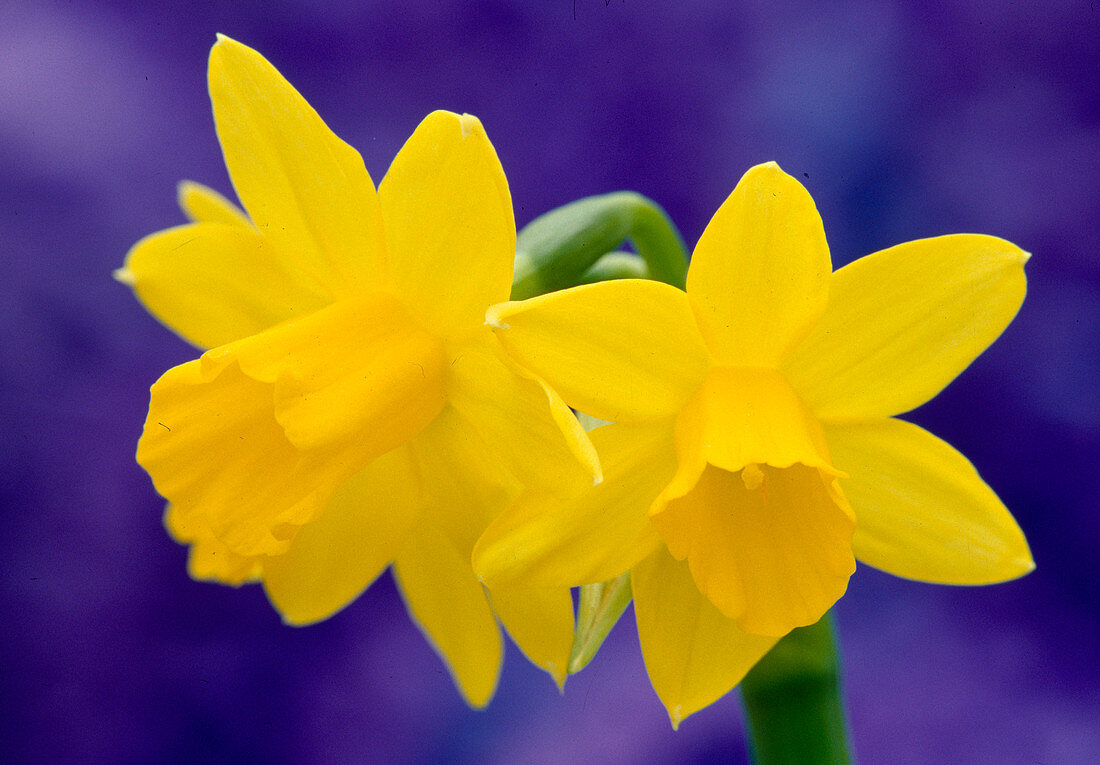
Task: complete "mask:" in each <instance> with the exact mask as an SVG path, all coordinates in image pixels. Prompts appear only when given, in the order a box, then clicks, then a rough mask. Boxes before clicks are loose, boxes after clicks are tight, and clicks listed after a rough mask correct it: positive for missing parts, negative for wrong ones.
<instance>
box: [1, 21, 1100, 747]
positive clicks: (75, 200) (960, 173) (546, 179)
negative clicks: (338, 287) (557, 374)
mask: <svg viewBox="0 0 1100 765" xmlns="http://www.w3.org/2000/svg"><path fill="white" fill-rule="evenodd" d="M736 5H737V6H738V9H737V10H727V9H724V6H725V4H724V3H715V2H712V1H708V0H679V2H676V3H667V2H660V1H659V0H648V1H646V2H643V1H642V0H553V1H550V2H540V3H535V2H531V3H519V2H504V1H503V0H481V1H480V2H458V1H446V2H443V1H441V2H427V3H411V2H407V1H403V2H396V1H392V2H391V1H385V2H383V1H381V0H379V1H378V2H364V3H358V4H354V3H345V4H337V3H328V2H322V1H321V0H297V1H296V2H280V3H268V2H233V3H230V2H224V3H218V2H195V1H194V0H191V1H190V2H186V3H185V2H175V1H173V2H144V3H126V2H106V1H104V2H82V3H80V2H60V1H59V0H54V1H40V2H35V3H32V4H27V3H21V2H20V3H17V2H14V0H2V1H0V253H2V257H3V274H4V286H3V289H2V291H0V403H2V420H0V429H2V430H0V441H2V443H3V445H4V446H3V451H2V457H0V459H2V460H3V484H2V487H0V492H2V495H3V512H4V516H3V518H4V531H3V533H2V536H0V560H2V561H3V563H2V565H3V580H2V589H0V599H2V607H3V614H4V617H3V618H4V625H3V629H2V635H3V637H2V638H0V641H2V642H0V645H2V649H3V656H2V657H0V673H2V674H0V687H2V689H3V690H2V691H0V752H3V753H4V754H3V757H2V759H4V760H5V761H20V762H22V761H26V762H36V761H40V762H190V761H197V760H201V761H206V762H218V761H268V762H307V763H308V762H354V761H363V762H466V763H495V762H499V763H511V762H525V763H527V762H530V763H538V762H581V761H585V762H609V763H633V762H642V761H644V762H689V761H706V760H707V759H709V758H714V759H725V760H731V761H734V762H738V761H744V760H745V754H744V741H743V735H742V728H743V723H742V721H741V711H740V706H739V702H738V700H737V696H736V694H730V695H729V696H727V697H726V698H725V699H723V700H722V701H721V702H719V703H717V704H715V705H713V706H712V707H710V708H708V709H707V710H705V711H703V712H701V713H699V714H698V715H696V716H695V717H693V718H691V719H689V720H688V721H687V722H686V723H684V725H683V726H682V728H681V730H680V731H679V732H678V733H673V732H672V730H671V729H670V727H669V725H668V722H667V718H666V716H665V713H664V710H663V708H662V707H661V705H660V704H659V702H658V701H657V699H656V697H655V695H654V694H653V693H652V691H651V690H650V688H649V685H648V681H647V679H646V675H645V672H644V669H643V667H642V663H641V656H640V653H639V650H638V647H637V636H636V634H635V632H634V626H633V619H632V618H627V619H624V621H623V623H622V624H620V626H619V627H618V628H617V629H616V631H615V633H614V634H613V635H612V637H611V639H610V641H609V643H608V645H607V646H606V647H605V648H604V650H603V651H602V652H601V654H600V655H599V656H598V657H597V659H596V660H595V661H594V662H593V664H592V665H590V667H589V668H588V669H586V670H585V671H584V672H583V673H582V674H580V675H578V676H576V677H574V678H573V679H571V680H570V681H569V683H568V685H567V688H566V692H565V695H564V696H559V694H558V693H557V691H556V690H555V688H554V687H553V685H552V683H551V681H550V680H549V679H548V678H547V677H546V676H545V675H543V674H541V673H539V672H538V671H536V670H534V669H533V668H532V667H530V666H529V665H527V664H526V662H525V661H524V660H523V659H522V657H521V656H520V655H519V654H518V652H516V651H515V650H512V649H510V650H509V653H508V656H507V661H506V665H505V668H504V674H503V677H502V680H501V684H500V690H499V692H498V694H497V697H496V699H495V701H494V702H493V704H492V705H491V706H490V707H489V708H488V710H486V711H483V712H473V711H470V710H468V709H467V708H466V707H465V706H464V705H463V703H462V702H461V700H460V699H459V696H458V694H457V692H456V691H455V690H454V688H453V687H452V685H451V681H450V679H449V678H448V676H447V674H446V672H445V670H444V668H443V665H442V664H441V663H440V661H439V660H438V659H437V658H436V657H435V656H434V655H433V654H432V652H431V649H430V648H429V647H428V645H427V643H426V642H425V641H424V640H423V638H421V636H420V635H419V634H418V633H417V631H416V629H415V628H414V627H413V626H412V625H411V624H410V623H409V621H408V619H407V618H406V617H405V615H404V610H403V608H402V606H401V604H400V602H399V601H398V599H397V597H396V595H395V592H394V589H393V586H392V584H391V583H390V581H389V579H388V577H386V578H384V579H383V581H381V582H379V583H378V584H377V585H375V587H374V588H373V589H372V590H371V591H370V592H369V593H367V594H366V595H365V596H364V597H362V598H361V599H360V600H359V601H358V602H356V603H355V604H353V605H352V606H351V607H349V608H348V609H347V610H346V611H344V612H343V613H341V614H339V615H338V616H336V617H335V618H333V619H331V620H330V621H328V622H326V623H324V624H321V625H318V626H314V627H309V628H306V629H293V628H288V627H284V626H282V625H281V624H280V622H279V619H278V617H277V615H276V614H275V612H274V611H273V610H272V609H271V608H270V607H269V606H268V604H267V602H266V600H265V599H264V596H263V594H262V592H261V591H260V589H259V588H257V587H249V588H244V589H241V590H233V589H230V588H224V587H219V586H215V585H209V584H200V583H196V582H193V581H191V580H190V579H188V577H187V575H186V573H185V570H184V565H185V556H186V551H185V550H184V548H182V547H179V546H177V545H176V544H174V543H173V542H172V541H170V540H169V538H168V537H167V535H166V534H165V532H164V531H163V529H162V527H161V521H160V516H161V508H162V503H161V500H160V499H159V498H158V497H157V495H156V494H155V492H154V491H153V489H152V486H151V485H150V482H149V480H148V479H147V477H146V476H145V474H144V473H143V472H142V471H141V470H140V469H139V468H138V466H137V465H136V464H135V463H134V461H133V453H134V446H135V442H136V439H137V437H138V435H139V433H140V431H141V424H142V421H143V419H144V415H145V408H146V405H147V402H148V399H147V396H148V391H147V389H148V386H149V385H150V384H151V383H152V382H153V381H154V380H155V379H156V378H157V377H158V376H159V375H160V373H161V372H163V371H164V370H165V369H166V368H168V367H169V366H171V365H173V364H176V363H180V362H182V361H184V360H186V359H189V358H191V357H192V356H193V355H194V351H193V350H192V349H190V348H189V347H187V346H185V345H184V344H183V343H182V342H181V341H179V340H177V339H175V338H174V336H173V335H171V334H170V333H169V332H168V331H166V330H164V329H163V328H162V327H160V326H159V325H158V324H157V323H156V322H155V321H154V320H153V319H152V318H150V317H149V316H147V315H146V314H145V313H144V312H143V311H142V309H141V308H140V307H139V306H138V304H137V303H136V302H135V301H134V299H133V298H132V297H131V295H130V293H129V291H128V290H127V289H125V288H124V287H122V286H121V285H118V284H116V283H114V282H113V281H112V280H111V278H110V273H111V270H112V269H113V268H115V267H117V266H119V265H121V263H122V258H123V256H124V254H125V253H126V250H127V249H128V247H129V246H130V245H131V244H132V243H133V242H134V241H136V240H137V239H138V238H140V237H141V236H143V235H145V234H147V233H150V232H152V231H154V230H157V229H160V228H164V227H166V226H169V225H174V224H176V223H179V222H182V217H181V214H180V213H179V212H178V211H177V210H176V208H175V200H174V197H175V184H176V182H177V181H178V180H180V179H183V178H191V179H194V180H198V181H201V182H204V183H207V184H210V185H212V186H214V187H216V188H218V189H220V190H222V191H223V192H227V193H228V192H229V191H230V188H229V184H228V180H227V177H226V173H225V170H224V167H223V165H222V161H221V156H220V153H219V148H218V145H217V142H216V140H215V136H214V130H213V123H212V119H211V116H210V106H209V101H208V98H207V94H206V85H205V82H206V80H205V76H206V75H205V67H206V57H207V52H208V49H209V47H210V45H211V44H212V43H213V42H214V34H215V32H224V33H226V34H228V35H230V36H232V37H235V38H237V39H239V40H241V41H242V42H245V43H247V44H249V45H251V46H253V47H255V48H257V49H259V50H260V51H261V52H262V53H264V54H265V55H266V56H267V57H268V58H269V59H270V60H271V61H272V62H273V63H274V64H275V65H276V66H277V67H278V68H279V69H280V70H281V71H282V72H283V73H284V74H285V75H286V76H287V77H288V78H289V79H290V80H291V82H293V83H294V84H295V86H296V87H297V88H298V89H299V90H300V91H301V92H302V93H303V94H304V95H305V96H306V98H307V99H308V100H309V101H310V102H311V103H312V104H313V105H314V106H315V107H316V108H317V110H318V111H319V112H320V113H321V115H322V116H323V117H324V118H325V120H326V121H327V122H328V123H329V125H330V126H331V127H332V128H333V129H334V130H335V131H336V132H337V133H338V134H339V135H340V136H342V137H343V138H344V139H345V140H347V141H349V142H350V143H351V144H352V145H354V146H356V147H357V148H358V149H359V150H360V151H361V152H362V154H363V157H364V159H365V161H366V164H367V167H368V169H369V170H370V172H371V174H372V176H373V177H374V179H375V181H378V180H380V179H381V177H382V176H383V174H384V172H385V170H386V167H387V166H388V164H389V161H390V160H391V159H392V157H393V155H394V153H395V152H396V151H397V149H398V148H399V147H400V145H401V144H402V142H403V141H404V139H405V138H406V137H407V136H408V135H409V134H410V133H411V131H412V130H413V128H414V127H415V126H416V124H417V122H418V121H419V120H420V118H422V117H423V116H424V115H425V114H427V113H428V112H429V111H430V110H432V109H436V108H446V109H452V110H456V111H468V112H471V113H473V114H476V115H478V116H479V117H480V118H481V120H482V121H483V123H484V124H485V126H486V129H487V130H488V132H489V135H490V137H491V138H492V140H493V141H494V143H495V145H496V147H497V150H498V152H499V154H500V157H501V160H502V162H503V164H504V167H505V171H506V172H507V173H508V177H509V179H510V182H511V189H512V195H513V200H514V204H515V212H516V222H517V224H518V225H520V226H522V225H523V224H525V223H527V222H528V221H530V220H531V219H532V218H533V217H535V216H536V215H538V214H539V213H541V212H544V211H546V210H548V209H550V208H552V207H554V206H557V205H559V204H563V203H565V202H568V201H571V200H573V199H576V198H578V197H580V196H583V195H587V194H593V193H599V192H606V191H612V190H616V189H624V188H626V189H634V190H637V191H639V192H641V193H643V194H646V195H648V196H651V197H652V198H654V199H655V200H657V201H658V202H660V203H661V204H662V205H664V206H665V207H666V208H667V210H668V211H669V213H670V214H671V215H672V217H673V219H674V220H675V221H677V223H678V224H679V226H680V227H681V229H682V231H683V233H684V236H685V238H686V239H687V241H688V242H689V245H690V244H694V242H695V240H696V239H697V238H698V236H699V234H700V232H701V231H702V229H703V226H704V225H705V224H706V222H707V220H708V218H709V216H710V215H711V213H712V212H713V211H714V210H715V209H716V208H717V206H718V204H719V203H720V202H721V201H722V199H723V198H724V197H725V195H726V194H727V193H728V192H729V191H730V190H731V189H732V188H733V186H734V184H735V183H736V182H737V180H738V178H739V177H740V176H741V174H742V173H743V172H744V171H745V170H746V169H747V168H748V167H749V166H751V165H753V164H756V163H758V162H762V161H765V160H769V159H775V160H777V161H778V162H779V163H780V164H781V165H782V166H783V168H784V169H786V170H787V171H788V172H790V173H792V174H794V175H796V176H798V177H799V178H800V179H802V180H803V181H804V182H805V184H806V186H807V187H808V188H809V190H810V192H811V193H812V194H813V195H814V197H815V199H816V200H817V204H818V206H819V209H820V210H821V213H822V216H823V218H824V221H825V228H826V231H827V233H828V236H829V238H830V243H831V246H832V251H833V258H834V263H835V264H837V265H841V264H843V263H846V262H848V261H849V260H852V259H854V258H856V257H859V256H861V255H864V254H867V253H870V252H872V251H874V250H876V249H880V248H883V247H886V246H889V245H892V244H896V243H898V242H901V241H906V240H910V239H916V238H919V237H924V236H932V235H937V234H945V233H953V232H981V233H989V234H996V235H999V236H1002V237H1005V238H1007V239H1010V240H1012V241H1013V242H1016V243H1017V244H1019V245H1020V246H1022V247H1023V248H1024V249H1027V250H1029V251H1031V252H1033V253H1034V255H1035V257H1034V258H1033V259H1032V261H1031V263H1030V264H1029V265H1028V274H1029V278H1030V285H1029V290H1030V294H1029V296H1028V299H1027V301H1026V303H1025V305H1024V308H1023V310H1022V312H1021V314H1020V316H1019V317H1018V318H1017V320H1016V321H1015V323H1014V324H1013V325H1012V326H1011V327H1010V328H1009V329H1008V331H1007V332H1006V333H1005V335H1004V336H1003V337H1002V338H1001V339H1000V340H999V341H998V342H997V343H996V344H995V345H994V346H993V348H992V349H991V350H990V351H989V352H987V353H986V354H985V355H984V356H982V357H981V359H979V360H978V361H977V362H976V363H975V364H974V365H973V366H972V367H971V368H970V369H969V370H968V371H967V372H966V373H964V374H963V375H962V376H961V377H960V378H959V379H958V380H957V381H956V382H955V383H953V384H952V385H951V386H950V387H949V388H948V389H947V390H946V391H945V392H944V393H943V394H942V395H941V396H940V397H939V398H938V399H937V400H936V401H935V402H933V403H932V404H930V405H928V406H926V407H923V408H921V409H920V410H918V411H916V412H914V413H913V414H912V415H910V417H911V419H913V420H914V421H916V422H918V423H920V424H922V425H924V426H926V427H928V428H929V429H931V430H932V431H934V432H935V433H937V434H939V435H941V436H942V437H944V438H946V439H947V440H949V441H950V442H951V443H953V444H955V445H956V446H958V447H959V448H960V449H961V450H962V451H963V452H965V453H966V454H967V455H968V456H969V457H970V458H971V459H972V461H973V462H974V463H975V464H976V465H977V467H978V468H979V470H980V471H981V472H982V473H983V475H984V476H985V477H986V479H987V480H988V481H989V483H990V484H991V485H992V486H993V487H994V488H995V489H996V490H997V492H998V493H999V494H1000V495H1001V497H1002V498H1003V499H1004V500H1005V502H1006V503H1007V504H1008V506H1009V507H1010V508H1011V509H1012V510H1013V511H1014V512H1015V514H1016V516H1017V518H1018V519H1019V521H1020V523H1021V525H1022V526H1023V528H1024V530H1025V532H1026V533H1027V535H1028V538H1029V539H1030V540H1031V543H1032V545H1033V550H1034V554H1035V559H1036V561H1037V563H1038V570H1037V571H1036V572H1035V573H1034V574H1032V575H1031V576H1029V577H1027V578H1025V579H1023V580H1021V581H1018V582H1014V583H1011V584H1006V585H1000V586H995V587H989V588H974V589H954V588H946V587H936V586H932V585H925V584H918V583H912V582H905V581H901V580H897V579H894V578H891V577H889V576H886V575H883V574H880V573H878V572H875V571H873V570H870V569H867V568H866V567H861V569H860V571H859V572H858V573H857V574H856V576H855V577H854V579H853V580H852V583H851V587H850V589H849V594H848V595H847V596H846V597H845V598H844V599H843V601H842V602H841V604H840V605H839V606H838V608H837V619H838V623H839V629H840V634H841V640H842V646H843V658H844V663H845V671H846V682H847V691H848V704H849V709H850V715H851V727H852V733H853V739H854V745H855V749H856V752H857V754H858V755H859V756H860V759H861V760H862V761H863V762H865V763H885V762H889V763H956V762H967V763H1032V762H1043V763H1092V762H1097V761H1100V711H1098V702H1097V699H1100V663H1098V662H1097V657H1098V656H1100V609H1098V606H1097V603H1098V602H1100V564H1098V563H1097V560H1098V557H1100V556H1098V550H1100V512H1098V507H1097V499H1096V498H1097V496H1100V485H1098V484H1100V470H1097V469H1096V464H1097V459H1098V458H1100V406H1098V403H1097V397H1096V379H1097V375H1096V372H1097V366H1098V361H1100V342H1098V336H1100V335H1098V333H1097V318H1098V313H1100V299H1098V297H1100V258H1098V253H1100V76H1098V73H1100V11H1098V10H1097V9H1096V8H1095V7H1094V6H1095V4H1094V3H1092V2H1090V1H1089V0H1073V1H1072V2H1070V1H1068V0H1046V2H1044V3H1042V4H1039V3H1004V2H993V1H990V2H957V3H950V2H927V3H907V2H900V0H897V1H895V2H891V3H829V4H822V3H811V2H798V3H793V4H788V5H786V6H785V7H784V8H783V9H777V8H776V7H774V5H775V4H772V3H764V2H749V3H738V4H736Z"/></svg>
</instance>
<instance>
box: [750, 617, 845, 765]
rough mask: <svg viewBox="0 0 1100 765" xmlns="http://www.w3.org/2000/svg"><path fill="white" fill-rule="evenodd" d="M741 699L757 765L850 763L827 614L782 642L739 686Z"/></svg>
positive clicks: (834, 653) (834, 647)
mask: <svg viewBox="0 0 1100 765" xmlns="http://www.w3.org/2000/svg"><path fill="white" fill-rule="evenodd" d="M741 696H742V698H743V699H744V702H745V712H746V715H747V716H748V722H749V732H750V735H751V745H750V751H751V754H752V759H753V762H755V763H757V764H758V765H779V764H780V763H782V764H783V765H786V763H791V765H802V764H803V763H813V764H814V765H816V764H817V763H823V764H827V765H848V763H850V762H851V754H850V752H849V747H848V735H847V731H846V725H845V721H844V705H843V702H842V700H841V698H842V697H841V693H840V665H839V662H838V661H837V654H836V641H835V638H834V635H833V623H832V618H831V616H830V615H829V614H826V615H825V616H823V617H822V618H821V621H819V622H818V623H817V624H814V625H811V626H809V627H802V628H801V629H796V630H794V631H793V632H791V633H790V634H789V635H787V636H786V637H785V638H783V639H782V640H780V641H779V642H778V643H777V644H776V646H775V648H773V649H772V650H771V652H770V653H768V655H767V656H765V657H764V658H763V659H761V660H760V662H759V663H758V664H757V665H756V666H755V667H753V668H752V671H750V672H749V674H748V675H747V676H746V677H745V679H744V680H742V681H741Z"/></svg>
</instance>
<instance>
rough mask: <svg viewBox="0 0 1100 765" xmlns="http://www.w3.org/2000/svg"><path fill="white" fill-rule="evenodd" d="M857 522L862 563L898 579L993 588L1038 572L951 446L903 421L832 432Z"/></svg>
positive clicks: (854, 424) (1016, 532)
mask: <svg viewBox="0 0 1100 765" xmlns="http://www.w3.org/2000/svg"><path fill="white" fill-rule="evenodd" d="M826 434H827V436H828V438H829V444H830V445H831V446H832V449H833V456H834V458H835V460H836V464H837V467H839V468H841V469H843V470H844V471H845V472H847V473H848V474H849V476H850V477H848V478H844V479H842V480H841V486H842V487H843V489H844V493H845V494H846V495H847V497H848V499H849V500H850V501H851V503H852V509H853V510H854V511H855V514H856V531H855V536H854V538H853V540H852V545H853V547H854V548H855V553H856V557H857V558H859V559H860V560H861V561H863V562H865V563H868V564H870V565H872V566H874V567H876V568H880V569H882V570H884V571H889V572H890V573H892V574H896V575H897V576H904V577H908V578H910V579H919V580H922V581H926V582H941V583H944V584H988V583H991V582H1003V581H1006V580H1009V579H1015V578H1016V577H1019V576H1023V575H1024V574H1026V573H1028V572H1029V571H1031V570H1032V569H1034V568H1035V563H1034V562H1033V561H1032V558H1031V552H1030V551H1029V549H1028V545H1027V540H1026V539H1024V535H1023V532H1022V531H1020V527H1019V526H1018V525H1017V524H1016V521H1015V520H1014V519H1013V517H1012V515H1011V514H1010V513H1009V512H1008V510H1007V509H1006V508H1005V506H1004V505H1003V504H1002V503H1001V501H1000V500H999V499H998V498H997V495H996V494H994V493H993V490H992V489H990V488H989V486H987V485H986V483H985V482H984V481H983V480H982V479H981V477H980V476H979V475H978V473H977V471H976V470H975V469H974V466H973V465H971V464H970V462H969V461H968V460H967V459H966V457H964V456H963V455H961V454H959V452H957V451H956V450H955V449H954V448H953V447H952V446H950V445H949V444H947V443H945V442H944V441H941V440H940V439H938V438H936V437H935V436H934V435H932V434H931V433H929V432H927V431H925V430H923V429H921V428H919V427H917V426H916V425H912V424H910V423H907V422H902V421H900V420H892V419H879V418H875V419H867V420H854V421H850V422H844V423H832V424H827V425H826Z"/></svg>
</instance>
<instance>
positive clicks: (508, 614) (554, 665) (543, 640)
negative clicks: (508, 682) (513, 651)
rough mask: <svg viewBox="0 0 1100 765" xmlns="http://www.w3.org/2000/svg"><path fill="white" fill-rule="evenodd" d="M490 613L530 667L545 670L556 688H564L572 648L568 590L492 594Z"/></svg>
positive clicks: (571, 615)
mask: <svg viewBox="0 0 1100 765" xmlns="http://www.w3.org/2000/svg"><path fill="white" fill-rule="evenodd" d="M490 600H491V601H492V604H493V610H494V611H496V614H497V616H498V617H499V618H500V621H501V623H502V624H503V625H504V627H505V629H507V630H508V634H509V635H511V636H512V640H514V641H515V642H516V645H518V646H519V648H520V650H521V651H523V655H524V656H526V657H527V658H528V660H530V662H531V663H532V664H534V665H535V666H536V667H539V668H541V669H545V670H546V671H547V672H549V673H550V676H551V677H552V678H554V682H555V683H557V684H558V688H561V687H562V686H564V685H565V676H566V670H567V667H568V664H569V652H570V650H571V649H572V648H573V597H572V596H571V595H570V594H569V588H568V587H561V588H558V589H553V590H496V591H493V592H491V593H490Z"/></svg>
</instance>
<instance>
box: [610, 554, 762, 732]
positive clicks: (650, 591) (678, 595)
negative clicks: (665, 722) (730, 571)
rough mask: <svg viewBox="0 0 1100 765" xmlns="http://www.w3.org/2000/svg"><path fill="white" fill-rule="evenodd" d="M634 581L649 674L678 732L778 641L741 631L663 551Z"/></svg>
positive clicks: (649, 560) (647, 562)
mask: <svg viewBox="0 0 1100 765" xmlns="http://www.w3.org/2000/svg"><path fill="white" fill-rule="evenodd" d="M630 582H631V587H632V588H633V590H634V616H635V618H636V619H637V622H638V640H639V641H640V642H641V646H642V656H643V658H644V659H645V667H646V671H647V672H648V673H649V679H650V682H652V683H653V689H654V690H655V691H657V695H658V696H659V697H660V699H661V702H662V703H663V704H664V705H665V708H666V709H667V710H668V715H669V718H670V719H671V720H672V726H673V727H674V728H675V727H677V726H679V724H680V722H681V721H683V719H684V718H685V717H687V716H688V715H690V714H693V713H695V712H698V711H699V710H700V709H702V708H703V707H705V706H707V705H709V704H712V703H714V702H715V701H717V700H718V699H720V698H721V697H722V696H724V695H726V693H728V692H729V691H730V690H731V689H732V688H733V687H734V686H735V685H737V684H738V683H739V682H741V679H742V678H744V676H745V675H746V674H748V671H749V670H750V669H752V667H753V665H754V664H756V662H757V661H759V660H760V659H761V658H762V657H763V656H764V654H766V653H767V652H768V651H769V650H771V647H772V646H773V645H775V643H776V642H777V641H778V640H779V639H778V638H775V637H762V636H760V635H750V634H748V633H746V632H743V631H742V630H741V629H739V628H738V626H737V622H736V621H734V620H733V619H729V618H727V617H725V616H723V615H722V614H721V612H719V611H718V609H717V608H715V607H714V605H713V604H712V603H711V602H710V601H709V600H707V599H706V598H705V597H703V595H702V594H701V593H700V592H699V590H698V589H696V587H695V582H694V581H693V580H692V577H691V573H690V572H689V571H688V567H687V565H686V564H684V563H680V562H677V561H675V560H673V559H672V557H671V556H669V554H668V553H667V552H666V551H665V550H664V548H660V549H658V550H657V551H655V552H654V553H653V554H652V555H650V556H649V557H648V558H646V559H645V560H644V561H642V562H640V563H639V564H638V565H637V566H635V567H634V570H633V571H632V572H631V574H630Z"/></svg>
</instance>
